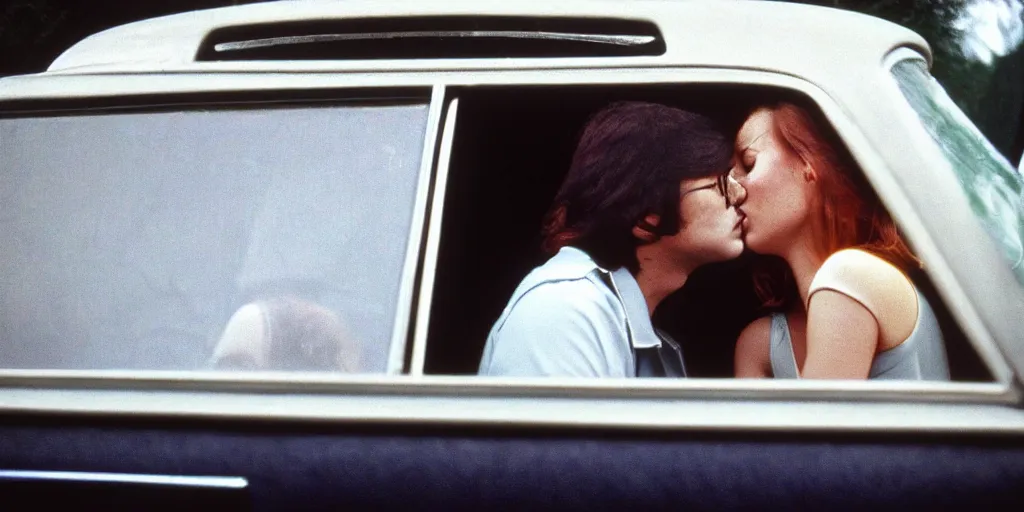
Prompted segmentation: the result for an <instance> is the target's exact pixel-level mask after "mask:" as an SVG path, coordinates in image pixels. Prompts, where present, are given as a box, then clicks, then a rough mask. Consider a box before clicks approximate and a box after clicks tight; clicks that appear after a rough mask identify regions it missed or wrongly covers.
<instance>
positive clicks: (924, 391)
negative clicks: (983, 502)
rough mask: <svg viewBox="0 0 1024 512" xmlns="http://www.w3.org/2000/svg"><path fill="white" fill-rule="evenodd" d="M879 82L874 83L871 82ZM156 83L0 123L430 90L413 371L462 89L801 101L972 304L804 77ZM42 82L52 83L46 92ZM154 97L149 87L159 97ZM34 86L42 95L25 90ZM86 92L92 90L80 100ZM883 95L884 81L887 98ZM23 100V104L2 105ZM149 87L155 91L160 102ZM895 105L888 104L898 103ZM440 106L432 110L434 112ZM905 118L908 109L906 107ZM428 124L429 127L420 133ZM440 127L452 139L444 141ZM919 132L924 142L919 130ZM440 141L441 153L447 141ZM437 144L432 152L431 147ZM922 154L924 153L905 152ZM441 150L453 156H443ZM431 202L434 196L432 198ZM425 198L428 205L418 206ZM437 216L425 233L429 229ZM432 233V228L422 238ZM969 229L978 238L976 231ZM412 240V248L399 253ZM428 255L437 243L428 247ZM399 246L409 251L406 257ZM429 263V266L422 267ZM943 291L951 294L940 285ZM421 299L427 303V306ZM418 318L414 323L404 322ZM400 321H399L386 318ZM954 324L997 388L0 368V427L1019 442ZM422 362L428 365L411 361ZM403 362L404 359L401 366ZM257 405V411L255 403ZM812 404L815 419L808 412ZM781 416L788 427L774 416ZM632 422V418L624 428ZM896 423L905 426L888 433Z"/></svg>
mask: <svg viewBox="0 0 1024 512" xmlns="http://www.w3.org/2000/svg"><path fill="white" fill-rule="evenodd" d="M880 72H885V73H887V72H888V70H887V69H884V70H883V69H880ZM167 78H168V80H166V81H157V80H152V76H147V75H95V76H85V77H69V76H58V77H52V78H50V77H29V78H28V79H24V80H20V81H18V83H17V85H18V87H14V86H13V85H14V84H9V86H8V87H0V98H2V99H0V112H2V110H3V108H4V104H5V103H7V102H9V101H16V100H17V99H18V97H19V96H21V97H23V98H35V100H34V101H33V103H35V101H39V102H41V104H46V102H48V100H44V99H43V97H44V96H49V97H50V99H51V100H58V101H59V100H68V99H72V98H75V99H79V98H91V97H110V96H115V95H123V94H129V95H136V94H137V95H143V96H144V95H146V94H156V93H158V92H159V93H168V94H170V93H189V92H191V93H200V92H203V93H205V92H212V91H220V92H225V93H231V94H235V93H241V92H244V91H276V92H275V94H277V93H280V94H282V95H284V96H287V95H288V94H289V92H294V91H296V90H300V91H303V90H310V91H316V90H328V89H339V90H341V89H349V88H360V87H362V88H388V87H392V88H393V87H405V88H423V89H427V88H429V89H430V90H431V100H430V101H431V104H430V106H429V108H430V111H431V112H432V113H434V112H435V106H436V114H435V119H436V120H437V123H438V126H437V127H436V129H434V130H433V131H434V132H433V133H431V130H432V129H431V128H428V133H427V134H426V137H427V143H426V144H425V147H424V154H425V155H426V154H427V152H426V147H427V146H428V145H429V146H430V147H432V148H433V150H432V152H431V153H430V158H429V159H425V160H424V161H422V162H421V176H420V178H421V179H427V178H424V175H425V174H426V175H429V179H428V181H429V183H430V186H429V187H428V189H430V190H431V191H430V192H428V189H418V191H417V197H418V198H419V195H420V194H423V196H424V205H423V206H424V208H426V210H425V212H428V213H425V214H424V217H423V219H422V220H423V222H422V223H421V225H420V226H419V227H420V230H419V231H420V235H419V236H420V241H419V243H418V245H417V246H416V249H417V250H415V251H409V253H408V254H407V257H409V258H413V256H410V255H412V254H414V255H415V260H416V261H417V264H416V268H417V274H418V275H419V276H420V277H418V278H417V279H416V281H415V282H414V283H413V285H412V286H413V289H414V295H413V302H412V304H411V305H410V315H407V318H408V321H409V327H408V331H407V333H406V335H407V336H409V337H410V338H411V343H410V344H408V345H407V347H408V348H407V351H408V350H411V351H412V352H411V353H408V352H407V353H408V356H409V357H410V358H412V356H413V355H414V354H415V352H416V350H425V349H426V347H425V345H423V347H422V348H420V349H418V348H417V347H418V345H417V343H420V344H422V343H423V342H424V340H425V334H426V332H427V330H428V329H429V325H428V324H426V321H428V319H429V315H427V316H423V312H424V311H425V312H428V313H429V302H426V303H424V300H425V298H427V297H429V296H430V295H431V294H432V291H433V286H427V285H426V283H427V281H426V280H425V278H424V275H425V272H423V271H424V270H425V269H427V268H430V265H431V264H433V265H436V258H437V250H436V249H437V247H436V245H435V246H432V245H431V244H432V242H431V241H430V240H431V236H435V237H436V236H438V235H439V233H436V230H432V229H431V226H434V225H436V226H438V227H439V225H440V224H439V222H440V218H441V217H442V216H443V201H442V202H440V203H438V202H437V199H438V197H440V198H441V199H443V192H444V187H439V186H438V183H441V181H440V180H443V179H445V176H441V174H442V173H446V172H447V169H446V168H444V167H442V166H440V165H439V164H440V162H441V161H442V159H443V158H447V155H446V154H445V153H444V152H443V151H442V150H443V149H445V148H446V147H447V146H446V144H445V143H444V142H443V139H442V141H441V142H440V143H439V142H438V137H440V136H441V135H442V131H443V130H453V129H454V124H453V123H454V122H455V121H456V120H457V119H456V117H455V116H452V117H447V118H444V119H442V118H443V117H444V112H445V111H447V109H448V105H449V102H450V101H451V100H452V99H457V97H456V96H451V95H448V93H447V92H446V91H448V90H449V89H450V88H454V87H471V86H474V85H502V86H509V87H514V86H517V85H522V86H526V85H552V86H554V85H566V86H570V85H585V84H601V85H622V86H642V85H657V84H661V85H683V84H686V83H731V84H748V85H764V86H774V87H781V88H786V89H791V90H796V91H798V92H802V93H804V94H805V95H807V96H808V97H810V98H811V99H812V100H813V101H814V102H815V103H816V104H817V106H818V107H819V108H821V110H822V112H823V114H824V115H825V117H826V118H827V119H828V120H829V121H830V123H832V125H833V127H834V129H835V130H836V132H837V133H838V134H839V135H840V136H841V137H842V138H843V140H844V141H845V142H846V144H847V145H848V147H849V149H850V152H851V154H852V155H853V156H854V158H855V160H856V161H857V162H858V164H859V165H860V166H861V168H862V169H863V170H864V173H865V176H866V178H867V179H868V181H869V182H870V183H871V184H872V185H873V186H874V187H875V189H876V191H877V193H878V195H879V197H880V198H881V199H882V200H883V202H884V203H885V205H886V206H887V207H888V208H890V211H891V213H892V214H893V217H894V218H896V220H897V221H898V222H900V224H901V225H902V226H904V228H905V231H906V234H907V236H908V238H909V239H910V240H911V242H912V243H913V244H914V245H915V247H916V248H917V249H918V252H919V255H920V256H921V258H922V259H923V260H924V261H925V263H926V264H928V266H929V269H930V274H931V275H932V276H935V277H937V278H936V286H937V288H938V289H939V290H940V292H942V295H943V299H944V300H946V301H947V303H951V304H960V303H966V304H970V302H969V296H968V295H966V293H965V292H964V290H963V289H962V288H961V287H959V286H957V280H956V277H955V276H956V275H955V273H953V272H952V270H951V269H950V263H949V262H947V260H946V257H945V255H944V253H943V252H942V251H940V250H939V248H938V246H936V245H935V244H934V241H933V240H932V238H931V235H930V234H929V233H930V232H929V230H928V229H926V227H925V225H924V221H923V220H922V219H921V217H920V215H919V214H918V213H917V212H915V211H914V209H913V208H912V207H910V206H908V205H907V204H906V193H905V191H904V190H903V188H902V187H901V185H900V183H899V182H897V181H896V180H894V179H893V177H892V173H891V171H890V169H889V168H888V165H887V164H886V161H885V159H884V158H883V157H882V156H881V155H880V154H879V153H878V152H877V151H876V150H875V148H873V147H872V145H871V144H870V142H869V139H868V138H867V137H866V136H865V134H864V133H863V132H862V131H861V130H860V128H859V127H858V126H857V125H856V123H855V122H854V121H853V119H852V118H851V117H850V116H849V115H848V114H847V112H846V111H845V110H844V108H843V106H841V105H840V104H839V103H837V102H836V101H834V100H833V99H832V98H831V97H830V96H829V94H828V93H827V92H825V91H824V90H823V89H822V88H821V87H819V86H818V85H816V84H813V83H811V82H808V81H806V80H804V79H802V78H797V77H794V76H789V75H783V74H780V73H775V72H769V71H761V70H753V69H721V68H707V67H682V66H673V67H658V66H651V67H639V68H638V67H632V68H629V69H617V68H606V69H587V70H573V71H572V72H570V73H559V72H552V71H551V70H521V71H505V70H495V71H446V72H423V73H420V72H406V73H391V72H382V73H375V74H344V73H341V74H329V73H304V74H295V75H291V74H286V73H281V74H273V75H270V76H269V77H268V76H267V75H266V74H265V73H252V74H245V73H243V74H239V75H232V76H226V77H225V76H219V75H213V76H211V75H204V74H201V73H198V74H188V73H184V74H174V75H169V76H168V77H167ZM48 80H52V82H48ZM154 83H160V85H159V86H157V85H155V84H154ZM40 84H44V85H46V86H47V87H46V88H45V89H44V90H43V91H42V92H40V90H39V89H35V90H33V91H32V92H27V91H28V90H29V89H32V88H33V86H36V85H40ZM93 86H95V87H96V88H95V89H91V87H93ZM892 88H893V89H894V90H895V89H896V85H895V83H893V84H892ZM14 89H20V90H22V91H26V92H23V93H22V94H20V95H19V94H12V91H13V90H14ZM157 89H159V90H157ZM896 93H897V94H898V91H896ZM438 98H444V101H439V100H438ZM908 108H909V107H908ZM429 123H430V121H428V126H430V125H429ZM449 125H450V127H449ZM922 130H923V129H922ZM449 142H450V141H449ZM438 144H440V146H441V147H440V148H439V147H437V145H438ZM918 147H919V148H926V146H918ZM447 151H448V152H450V147H447ZM439 194H441V195H440V196H439ZM427 196H429V197H427ZM435 218H436V220H435ZM435 223H436V224H435ZM978 229H979V230H980V229H981V228H980V226H979V227H978ZM412 236H416V235H411V236H410V239H411V238H412ZM434 243H435V244H436V243H437V242H434ZM410 247H412V245H411V244H410ZM431 260H433V261H431ZM951 283H952V286H951ZM426 300H427V301H429V299H426ZM412 314H415V317H413V316H412ZM396 320H397V319H396ZM957 320H958V323H960V325H961V327H962V328H963V330H964V333H965V335H966V336H967V338H968V339H969V341H970V342H971V346H972V348H974V349H975V350H976V351H977V352H978V353H979V355H980V356H981V357H982V358H983V359H984V360H985V362H986V364H988V366H989V368H990V370H991V371H992V373H993V375H994V377H995V378H996V382H994V383H934V382H881V381H873V382H843V381H832V382H828V381H817V382H809V381H802V382H785V381H782V380H733V379H682V380H672V381H668V380H657V381H654V382H652V381H644V380H639V379H630V380H622V381H620V380H605V381H594V380H587V381H582V380H576V379H557V378H555V379H500V378H481V377H475V376H474V377H444V376H432V375H422V366H420V370H419V375H417V373H416V372H415V370H414V369H413V368H409V371H408V373H409V375H404V376H401V377H397V378H396V376H395V375H341V376H335V375H322V374H304V373H295V374H287V375H284V374H272V373H246V374H241V373H229V372H160V371H143V372H138V371H134V372H125V371H36V370H0V388H3V389H0V414H3V413H26V412H27V413H37V414H38V413H43V414H88V415H118V416H120V415H131V416H158V417H168V416H179V417H180V416H185V417H202V418H211V419H240V420H251V419H253V418H260V419H265V420H303V421H307V420H309V421H344V422H376V421H389V422H400V423H409V422H412V423H439V424H478V425H479V424H485V425H508V424H513V425H534V426H536V425H541V426H562V427H583V426H608V427H617V428H654V429H677V428H678V429H708V428H711V429H766V430H786V431H792V430H811V431H821V430H825V431H836V430H840V431H857V432H861V431H876V430H877V431H883V430H884V431H891V430H893V429H896V430H899V429H907V430H908V431H921V430H928V431H933V432H949V433H968V432H986V433H1015V434H1024V411H1021V410H1019V409H1017V408H1015V407H1012V406H1014V405H1016V404H1017V403H1018V402H1019V400H1020V394H1019V391H1018V387H1017V385H1016V382H1015V376H1014V374H1013V371H1012V370H1011V368H1010V367H1009V366H1008V364H1007V362H1006V361H1005V360H1004V359H1003V356H1002V354H1001V351H1000V350H999V347H998V346H997V345H996V344H995V342H994V340H993V339H992V336H991V335H990V334H989V332H988V329H987V325H986V323H985V322H982V321H981V318H980V317H978V316H977V312H976V311H974V310H973V309H969V310H966V311H963V312H961V314H960V316H959V317H957ZM424 353H425V352H424ZM405 355H406V354H403V356H405ZM254 393H259V394H260V395H259V400H253V397H254ZM812 404H813V405H812ZM783 411H786V412H785V414H780V413H782V412H783ZM631 414H632V415H631ZM904 414H908V415H909V417H910V418H911V419H910V420H905V419H901V418H903V417H904V416H903V415H904Z"/></svg>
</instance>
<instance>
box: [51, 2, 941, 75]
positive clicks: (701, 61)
mask: <svg viewBox="0 0 1024 512" xmlns="http://www.w3.org/2000/svg"><path fill="white" fill-rule="evenodd" d="M446 16H515V17H526V18H537V19H544V18H553V17H560V18H579V19H588V18H590V19H592V18H605V19H607V18H621V19H624V20H639V21H647V22H652V23H654V24H656V25H657V27H658V28H659V30H660V32H661V34H662V35H663V38H664V41H665V45H666V51H665V53H664V54H662V55H657V56H636V57H613V58H611V59H594V58H584V59H579V58H569V59H566V58H546V59H538V58H531V59H508V58H501V57H495V58H494V59H486V58H485V59H479V58H478V59H430V60H427V61H423V60H419V61H412V60H409V61H400V60H399V61H387V63H388V65H387V68H386V69H388V70H390V71H395V70H400V69H402V68H403V67H404V66H406V65H408V66H410V69H420V70H422V69H435V70H443V69H453V68H456V67H457V69H459V70H467V69H474V68H480V69H493V68H494V67H495V66H505V67H513V68H522V67H528V68H538V69H540V68H547V67H552V66H566V65H570V66H573V65H576V66H583V65H586V66H589V67H593V66H595V65H597V66H602V67H603V66H614V67H618V66H630V65H665V66H712V67H736V68H750V69H764V70H770V71H782V72H787V73H795V74H800V73H801V70H812V71H813V70H814V69H815V68H816V67H817V68H818V69H820V70H824V71H826V72H827V71H828V70H829V69H842V68H843V67H844V66H845V65H848V64H851V63H870V64H872V65H876V66H877V65H878V64H879V63H880V62H881V59H882V58H884V56H885V55H886V54H888V53H889V52H890V51H892V50H894V49H896V48H899V47H910V48H912V49H914V50H916V51H917V52H919V53H920V54H922V56H924V58H925V59H926V60H928V61H929V62H930V59H931V52H930V48H929V47H928V44H927V42H925V40H924V39H923V38H922V37H921V36H919V35H918V34H916V33H914V32H913V31H911V30H908V29H906V28H904V27H901V26H899V25H896V24H894V23H890V22H888V21H885V20H882V19H879V18H874V17H871V16H867V15H863V14H858V13H853V12H849V11H843V10H840V9H833V8H827V7H819V6H809V5H801V4H788V3H782V2H768V1H753V0H717V1H711V0H690V1H687V0H634V1H630V2H622V1H617V0H559V1H557V2H553V1H551V0H516V1H508V0H468V1H462V0H446V1H436V0H432V1H429V2H426V1H418V0H345V1H314V0H304V1H277V2H265V3H258V4H249V5H242V6H234V7H224V8H218V9H209V10H202V11H195V12H189V13H183V14H177V15H171V16H165V17H160V18H154V19H150V20H145V21H140V22H135V23H130V24H126V25H122V26H118V27H114V28H111V29H109V30H106V31H103V32H100V33H98V34H95V35H93V36H90V37H88V38H86V39H84V40H82V41H81V42H79V43H77V44H76V45H74V46H73V47H71V48H70V49H68V50H67V51H65V52H64V53H63V54H61V55H60V56H59V57H58V58H57V59H56V60H55V61H54V62H53V63H52V65H51V66H50V67H49V69H48V71H47V73H53V74H57V73H59V74H78V73H82V74H85V73H97V72H101V73H118V72H152V71H163V72H191V71H203V72H206V71H209V72H215V71H219V70H242V69H245V70H257V69H273V68H280V67H282V66H283V65H286V67H288V68H289V69H293V68H295V67H296V66H297V67H299V68H302V67H313V68H316V69H325V68H324V64H325V63H324V62H323V61H306V63H305V64H302V63H298V62H295V61H291V62H282V61H272V62H264V61H252V62H237V61H227V62H216V61H215V62H197V61H196V58H195V57H196V54H197V52H198V49H199V48H200V46H201V45H202V44H203V41H204V40H205V39H206V38H207V36H208V35H209V34H210V33H211V32H213V31H215V30H218V29H223V28H226V27H240V26H246V25H259V24H267V23H275V22H301V21H310V22H317V23H324V22H328V23H329V22H330V21H331V20H344V19H353V18H403V17H404V18H409V17H438V18H440V17H446ZM331 62H333V63H334V64H335V65H341V64H344V63H340V62H337V61H331ZM573 62H574V63H575V64H572V63H573ZM347 64H349V65H348V66H347V69H351V70H353V71H357V70H368V69H369V70H380V69H381V63H380V62H379V61H378V62H376V63H366V62H363V63H362V64H361V65H360V64H358V63H352V62H349V63H347ZM371 64H372V65H371Z"/></svg>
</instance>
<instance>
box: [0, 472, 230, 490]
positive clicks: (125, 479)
mask: <svg viewBox="0 0 1024 512" xmlns="http://www.w3.org/2000/svg"><path fill="white" fill-rule="evenodd" d="M0 480H30V481H40V480H42V481H60V482H90V483H92V482H95V483H118V484H144V485H159V486H170V487H203V488H218V489H245V488H246V487H248V486H249V482H248V481H247V480H246V479H245V478H244V477H240V476H185V475H151V474H135V473H95V472H88V471H27V470H10V469H0Z"/></svg>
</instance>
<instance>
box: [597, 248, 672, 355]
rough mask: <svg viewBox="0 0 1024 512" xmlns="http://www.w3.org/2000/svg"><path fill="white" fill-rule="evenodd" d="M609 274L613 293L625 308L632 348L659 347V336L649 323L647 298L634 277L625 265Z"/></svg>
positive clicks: (649, 315)
mask: <svg viewBox="0 0 1024 512" xmlns="http://www.w3.org/2000/svg"><path fill="white" fill-rule="evenodd" d="M604 272H607V271H604ZM609 274H610V275H611V279H612V284H613V285H614V287H615V293H616V294H617V295H618V296H619V300H621V301H622V307H623V308H624V309H625V310H626V324H627V328H628V329H629V335H630V336H629V338H630V339H631V340H632V342H633V348H655V347H661V338H659V337H658V335H657V333H655V332H654V325H652V324H651V314H650V312H649V311H648V310H647V299H645V298H644V294H643V292H642V291H641V290H640V285H639V284H638V283H637V282H636V278H635V277H633V274H632V273H631V272H630V271H629V269H628V268H626V267H620V268H619V269H618V270H615V271H613V272H610V273H609Z"/></svg>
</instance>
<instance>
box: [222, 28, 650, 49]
mask: <svg viewBox="0 0 1024 512" xmlns="http://www.w3.org/2000/svg"><path fill="white" fill-rule="evenodd" d="M452 37H454V38H465V39H474V38H481V39H483V38H500V39H536V40H541V41H576V42H583V43H596V44H608V45H613V46H643V45H645V44H649V43H652V42H654V41H656V40H657V38H656V37H654V36H638V35H628V34H586V33H571V32H544V31H526V30H408V31H393V32H360V33H347V34H310V35H303V36H283V37H266V38H262V39H248V40H244V41H231V42H227V43H218V44H215V45H214V46H213V50H214V51H216V52H230V51H238V50H250V49H253V48H266V47H272V46H286V45H296V44H311V43H332V42H337V41H373V40H380V39H417V38H420V39H423V38H452Z"/></svg>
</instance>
